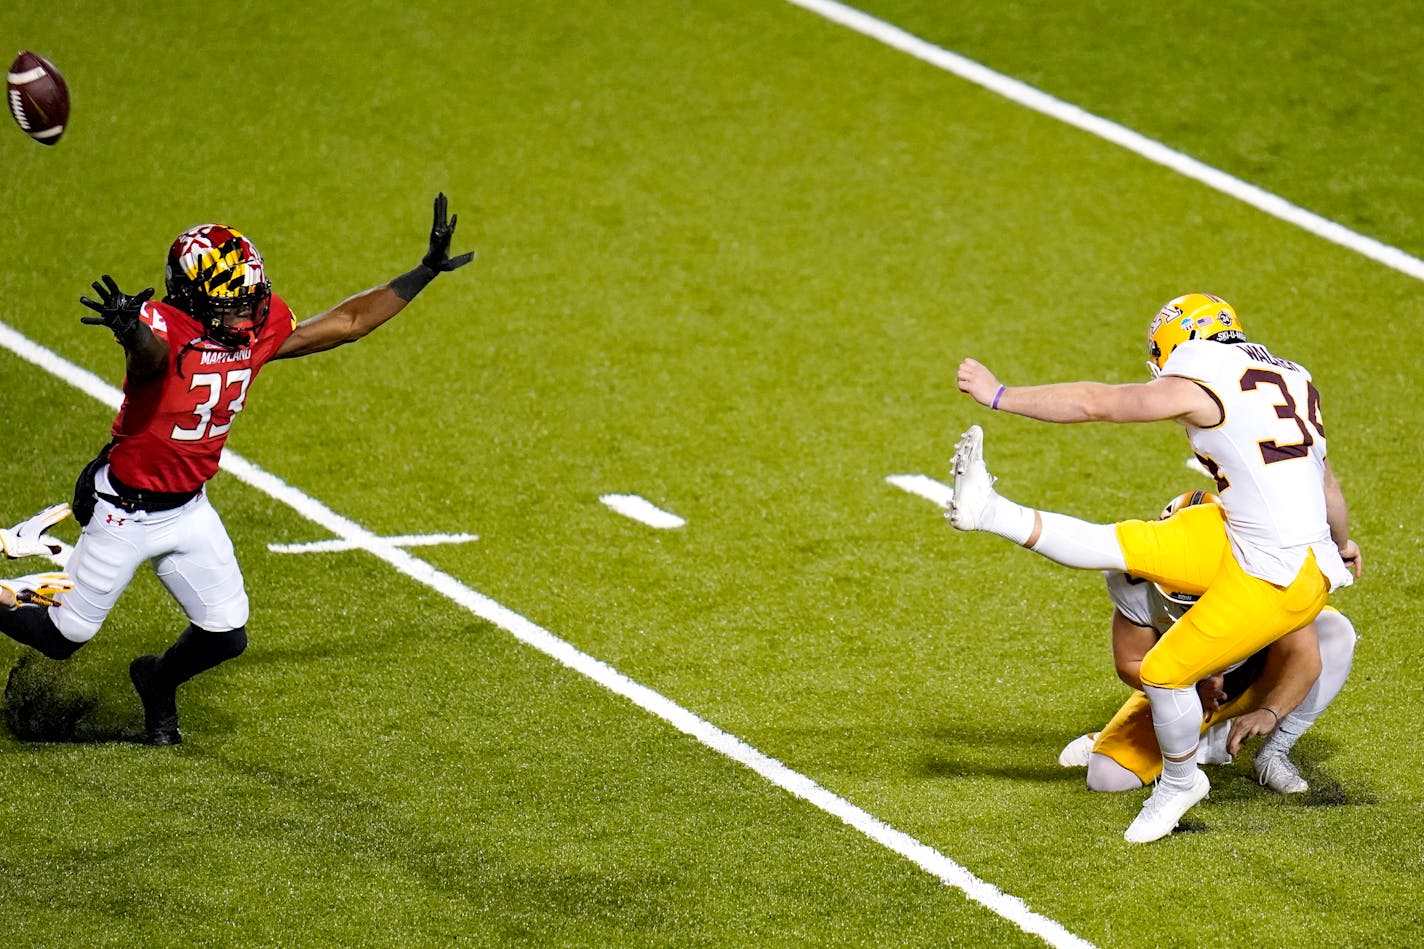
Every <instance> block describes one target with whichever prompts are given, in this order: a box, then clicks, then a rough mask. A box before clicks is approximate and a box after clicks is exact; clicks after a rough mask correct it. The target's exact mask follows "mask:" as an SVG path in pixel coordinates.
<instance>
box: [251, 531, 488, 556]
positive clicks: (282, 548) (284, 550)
mask: <svg viewBox="0 0 1424 949" xmlns="http://www.w3.org/2000/svg"><path fill="white" fill-rule="evenodd" d="M479 539H480V538H479V535H478V534H400V535H397V536H395V537H387V538H386V540H388V541H390V542H391V543H393V544H395V545H396V546H397V547H436V546H439V545H441V544H470V543H474V542H475V541H477V540H479ZM267 549H268V550H270V551H272V553H274V554H327V553H332V552H335V551H341V550H359V549H360V548H359V547H357V546H356V544H355V543H353V542H352V541H349V540H342V539H339V538H338V539H335V540H312V541H308V542H306V543H304V544H268V545H267Z"/></svg>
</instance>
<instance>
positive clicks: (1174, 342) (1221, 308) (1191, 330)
mask: <svg viewBox="0 0 1424 949" xmlns="http://www.w3.org/2000/svg"><path fill="white" fill-rule="evenodd" d="M1217 337H1219V338H1221V339H1222V341H1223V342H1240V341H1242V340H1244V339H1245V338H1246V334H1245V333H1244V332H1242V330H1241V319H1240V317H1238V316H1237V315H1236V310H1235V309H1233V308H1232V306H1231V304H1230V303H1227V302H1226V301H1225V300H1223V299H1222V298H1221V297H1215V296H1212V295H1211V294H1210V293H1185V294H1183V295H1182V296H1179V297H1177V298H1175V299H1173V300H1168V301H1167V303H1166V305H1165V306H1163V307H1162V309H1160V310H1158V311H1157V315H1156V316H1154V317H1153V318H1152V326H1151V328H1150V329H1149V330H1148V331H1147V353H1148V356H1149V357H1150V358H1149V359H1148V363H1147V368H1148V369H1150V370H1151V371H1152V375H1154V376H1156V375H1157V374H1158V373H1159V372H1160V371H1161V369H1162V366H1163V364H1164V363H1166V362H1167V357H1168V356H1170V355H1172V350H1174V349H1176V348H1177V347H1178V346H1180V345H1181V344H1182V343H1185V342H1186V341H1187V340H1189V339H1212V338H1217Z"/></svg>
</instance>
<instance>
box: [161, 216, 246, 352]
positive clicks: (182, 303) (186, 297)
mask: <svg viewBox="0 0 1424 949" xmlns="http://www.w3.org/2000/svg"><path fill="white" fill-rule="evenodd" d="M164 283H165V285H166V286H167V288H168V302H169V303H171V304H173V305H174V306H176V307H178V308H179V309H180V310H183V311H184V312H185V313H187V314H188V315H189V316H191V317H193V318H194V319H195V320H197V321H198V322H200V323H202V324H203V327H204V329H205V331H206V336H207V338H208V339H211V340H212V341H213V342H215V343H217V344H218V345H219V346H222V347H224V348H227V349H238V348H241V347H243V346H250V345H252V341H253V340H254V339H255V338H256V337H257V334H258V333H259V332H261V330H262V325H263V324H264V323H266V322H267V313H268V311H269V310H270V309H271V306H272V283H271V281H269V280H268V279H267V273H266V268H265V267H264V265H263V262H262V254H261V253H259V252H258V250H257V246H256V245H255V244H253V243H252V241H250V240H248V238H247V236H246V235H244V234H243V233H242V232H241V231H238V230H236V229H235V228H231V227H227V226H226V225H223V224H201V225H199V226H197V227H191V228H189V229H188V230H186V231H184V232H183V233H182V234H179V235H178V238H177V239H176V240H175V241H174V242H173V246H172V247H170V248H169V249H168V266H167V268H166V269H165V271H164Z"/></svg>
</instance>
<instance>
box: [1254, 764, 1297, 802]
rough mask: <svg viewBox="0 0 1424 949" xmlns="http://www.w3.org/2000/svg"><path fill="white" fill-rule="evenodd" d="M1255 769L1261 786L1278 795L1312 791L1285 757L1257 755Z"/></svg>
mask: <svg viewBox="0 0 1424 949" xmlns="http://www.w3.org/2000/svg"><path fill="white" fill-rule="evenodd" d="M1255 768H1256V778H1257V780H1259V781H1260V782H1261V786H1262V787H1267V788H1270V789H1271V790H1272V791H1275V792H1276V793H1277V794H1301V793H1303V792H1305V791H1309V790H1310V785H1309V784H1308V783H1307V782H1306V780H1305V778H1302V777H1301V776H1300V772H1299V771H1297V770H1296V768H1295V765H1294V764H1292V763H1291V760H1290V759H1289V758H1287V757H1286V756H1285V755H1257V756H1256V764H1255Z"/></svg>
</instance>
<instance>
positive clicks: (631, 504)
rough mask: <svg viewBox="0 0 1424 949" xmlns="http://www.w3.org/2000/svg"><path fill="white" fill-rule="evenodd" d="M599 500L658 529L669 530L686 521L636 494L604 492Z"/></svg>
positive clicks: (620, 512) (682, 524) (683, 524)
mask: <svg viewBox="0 0 1424 949" xmlns="http://www.w3.org/2000/svg"><path fill="white" fill-rule="evenodd" d="M599 500H600V501H602V502H603V503H604V504H606V505H608V507H609V508H611V509H612V510H614V511H617V512H618V513H619V514H622V515H623V516H624V517H631V518H632V519H633V520H635V521H638V522H639V523H642V524H647V525H648V526H649V527H656V528H658V529H659V530H671V529H673V528H675V527H683V526H685V525H686V524H687V521H685V520H683V519H682V518H680V517H678V516H677V515H676V514H674V513H672V512H671V511H664V510H663V509H662V508H660V507H658V506H657V505H656V504H654V503H653V502H652V501H649V500H648V499H647V498H640V497H638V495H636V494H605V495H603V496H602V497H600V498H599Z"/></svg>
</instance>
